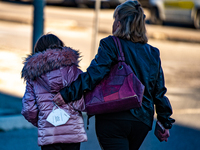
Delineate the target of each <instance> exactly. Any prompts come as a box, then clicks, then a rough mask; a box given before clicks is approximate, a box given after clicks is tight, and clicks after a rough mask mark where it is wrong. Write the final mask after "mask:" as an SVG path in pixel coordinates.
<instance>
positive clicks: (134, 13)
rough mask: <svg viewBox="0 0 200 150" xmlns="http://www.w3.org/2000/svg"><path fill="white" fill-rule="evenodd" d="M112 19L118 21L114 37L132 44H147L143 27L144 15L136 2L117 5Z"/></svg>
mask: <svg viewBox="0 0 200 150" xmlns="http://www.w3.org/2000/svg"><path fill="white" fill-rule="evenodd" d="M113 17H114V18H115V19H116V17H118V21H120V26H119V28H118V29H117V30H116V31H115V32H114V33H113V35H114V36H117V37H120V38H123V39H127V40H130V41H132V42H139V43H147V41H148V39H147V36H146V27H145V15H144V12H143V9H142V7H141V5H140V3H139V2H138V1H131V0H129V1H126V2H124V3H122V4H120V5H118V6H117V7H116V9H115V11H114V15H113Z"/></svg>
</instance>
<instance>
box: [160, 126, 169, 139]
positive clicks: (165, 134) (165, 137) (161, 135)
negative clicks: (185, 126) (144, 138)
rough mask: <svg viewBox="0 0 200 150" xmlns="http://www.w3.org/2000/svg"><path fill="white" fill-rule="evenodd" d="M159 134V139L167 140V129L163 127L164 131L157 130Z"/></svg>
mask: <svg viewBox="0 0 200 150" xmlns="http://www.w3.org/2000/svg"><path fill="white" fill-rule="evenodd" d="M159 136H160V137H159V138H160V140H161V141H165V142H167V141H168V137H169V136H170V134H169V129H165V132H164V133H161V132H159Z"/></svg>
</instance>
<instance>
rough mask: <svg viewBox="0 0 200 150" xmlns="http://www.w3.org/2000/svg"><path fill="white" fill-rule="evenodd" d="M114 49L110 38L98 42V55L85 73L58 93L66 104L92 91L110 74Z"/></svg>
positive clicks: (114, 55)
mask: <svg viewBox="0 0 200 150" xmlns="http://www.w3.org/2000/svg"><path fill="white" fill-rule="evenodd" d="M115 49H116V47H115V44H114V41H113V39H112V38H111V37H107V38H106V39H102V40H101V41H100V45H99V48H98V53H97V55H96V56H95V58H94V59H93V60H92V62H91V64H90V66H89V67H88V68H87V71H86V72H84V73H82V74H80V75H79V77H78V78H77V80H76V81H74V82H73V83H72V84H71V85H70V86H68V87H65V88H63V89H62V90H61V91H60V94H61V95H62V97H63V99H64V100H65V102H66V103H69V102H70V101H75V100H78V99H80V98H81V97H82V95H83V94H84V92H86V91H87V90H92V89H93V88H94V87H95V86H96V85H97V84H98V83H99V82H100V81H101V80H102V79H103V78H104V76H105V75H106V74H108V73H109V72H110V69H111V65H112V64H113V63H115V61H116V60H117V57H116V50H115Z"/></svg>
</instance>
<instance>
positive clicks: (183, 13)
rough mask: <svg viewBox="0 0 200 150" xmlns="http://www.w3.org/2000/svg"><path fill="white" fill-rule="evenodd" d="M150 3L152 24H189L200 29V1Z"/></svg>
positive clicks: (179, 0) (166, 0)
mask: <svg viewBox="0 0 200 150" xmlns="http://www.w3.org/2000/svg"><path fill="white" fill-rule="evenodd" d="M149 3H150V12H151V17H150V22H151V23H153V24H162V23H163V21H170V22H177V23H187V24H193V25H194V27H195V28H197V29H200V0H149Z"/></svg>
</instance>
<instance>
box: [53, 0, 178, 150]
mask: <svg viewBox="0 0 200 150" xmlns="http://www.w3.org/2000/svg"><path fill="white" fill-rule="evenodd" d="M114 19H115V21H114V23H113V31H112V32H113V35H114V36H117V37H118V38H119V39H120V42H121V45H122V50H123V52H124V55H125V62H126V63H127V64H128V65H130V66H131V68H132V69H133V71H134V72H135V74H136V76H137V77H138V78H139V80H140V81H141V82H142V83H143V85H144V86H145V91H144V96H143V102H142V107H140V108H135V109H131V110H128V111H123V112H117V113H109V114H100V115H95V120H96V122H95V126H96V134H97V137H98V140H99V143H100V145H101V147H102V148H103V149H105V150H122V149H123V150H137V149H139V147H140V146H141V144H142V142H143V141H144V139H145V137H146V135H147V133H148V132H149V131H150V130H151V129H152V124H153V116H154V105H155V108H156V113H157V119H158V120H159V121H160V122H161V123H162V125H163V126H164V128H165V132H164V133H163V134H160V139H161V140H162V141H167V140H168V137H169V129H171V127H172V123H173V122H174V121H175V120H174V119H172V118H170V116H171V115H172V108H171V105H170V102H169V100H168V98H167V97H166V96H165V93H166V91H167V90H166V88H165V83H164V75H163V70H162V67H161V60H160V53H159V50H158V49H157V48H155V47H153V46H151V45H149V44H147V41H148V39H147V37H146V28H145V15H144V12H143V10H142V7H141V6H140V4H139V3H138V2H137V1H126V2H125V3H122V4H121V5H119V6H117V8H116V9H115V12H114ZM116 62H117V48H116V46H115V43H114V41H113V39H112V37H111V36H108V37H106V38H104V39H102V40H101V41H100V45H99V48H98V53H97V55H96V56H95V58H94V59H93V60H92V62H91V64H90V66H89V67H88V68H87V72H84V73H82V74H81V75H79V77H78V79H77V80H76V81H75V82H73V83H72V84H71V85H70V86H68V87H66V88H64V89H62V90H61V91H60V93H58V94H57V95H56V96H55V98H54V101H55V102H56V103H58V104H62V103H64V102H65V103H69V102H70V101H75V100H78V99H80V98H81V96H82V95H83V94H84V92H86V91H88V90H92V89H93V88H94V87H95V86H96V85H97V84H98V83H99V82H100V81H101V80H102V79H103V78H104V76H105V75H107V74H108V73H109V71H110V69H111V67H112V65H113V64H115V63H116ZM63 99H64V101H63Z"/></svg>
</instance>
